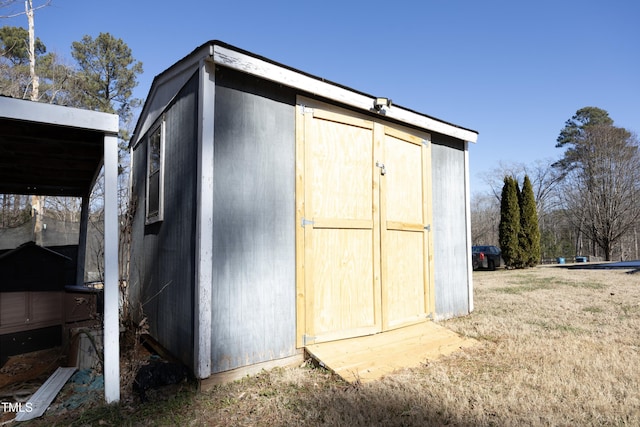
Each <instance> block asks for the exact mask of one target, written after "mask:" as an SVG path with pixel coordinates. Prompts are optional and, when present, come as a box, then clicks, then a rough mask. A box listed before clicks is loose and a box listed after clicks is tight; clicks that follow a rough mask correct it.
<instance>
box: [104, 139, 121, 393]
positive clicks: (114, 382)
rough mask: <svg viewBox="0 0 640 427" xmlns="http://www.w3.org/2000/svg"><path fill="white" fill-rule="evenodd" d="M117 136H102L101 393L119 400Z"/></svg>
mask: <svg viewBox="0 0 640 427" xmlns="http://www.w3.org/2000/svg"><path fill="white" fill-rule="evenodd" d="M117 186H118V137H117V135H105V137H104V397H105V400H106V401H107V403H113V402H118V401H119V400H120V336H119V334H120V314H119V306H118V300H119V293H120V290H119V287H118V270H119V269H118V191H117Z"/></svg>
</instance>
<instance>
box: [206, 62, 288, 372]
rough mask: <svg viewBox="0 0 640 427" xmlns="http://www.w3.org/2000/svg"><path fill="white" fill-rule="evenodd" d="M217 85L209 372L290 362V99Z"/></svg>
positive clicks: (222, 75)
mask: <svg viewBox="0 0 640 427" xmlns="http://www.w3.org/2000/svg"><path fill="white" fill-rule="evenodd" d="M216 85H217V87H216V103H215V142H214V213H213V218H214V220H213V221H214V224H213V228H214V236H213V254H214V255H213V289H212V337H211V339H212V341H211V353H212V354H211V362H212V363H211V365H212V373H216V372H222V371H226V370H229V369H234V368H237V367H241V366H245V365H251V364H254V363H259V362H264V361H268V360H273V359H278V358H283V357H288V356H292V355H294V354H296V349H295V325H296V322H295V235H294V232H295V225H294V221H295V170H294V168H295V156H294V149H295V110H294V99H295V98H294V95H293V94H288V91H287V90H286V89H283V88H280V87H278V86H275V85H271V84H269V83H267V82H264V81H262V82H260V81H257V80H256V79H255V78H253V79H251V78H244V77H239V76H238V75H236V74H235V73H232V72H228V71H219V73H218V74H217V76H216ZM283 95H284V96H285V98H286V99H282V97H283Z"/></svg>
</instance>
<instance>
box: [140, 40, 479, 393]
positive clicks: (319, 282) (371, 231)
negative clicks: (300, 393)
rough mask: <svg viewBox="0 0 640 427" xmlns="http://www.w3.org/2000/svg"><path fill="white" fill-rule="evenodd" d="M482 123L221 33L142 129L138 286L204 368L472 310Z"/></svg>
mask: <svg viewBox="0 0 640 427" xmlns="http://www.w3.org/2000/svg"><path fill="white" fill-rule="evenodd" d="M476 139H477V132H475V131H473V130H469V129H466V128H463V127H460V126H456V125H453V124H451V123H447V122H444V121H442V120H438V119H435V118H433V117H430V116H427V115H425V114H422V113H418V112H415V111H412V110H410V109H408V108H404V107H401V106H398V105H395V104H393V103H392V102H391V101H389V100H388V99H385V98H377V97H375V96H371V95H368V94H365V93H362V92H358V91H356V90H354V89H350V88H347V87H345V86H341V85H339V84H336V83H332V82H330V81H327V80H325V79H322V78H319V77H315V76H313V75H309V74H307V73H304V72H301V71H298V70H295V69H293V68H291V67H288V66H285V65H282V64H279V63H276V62H274V61H271V60H269V59H267V58H264V57H261V56H259V55H256V54H253V53H250V52H247V51H244V50H241V49H238V48H236V47H233V46H230V45H228V44H225V43H223V42H220V41H210V42H207V43H205V44H203V45H202V46H200V47H198V48H197V49H195V50H194V51H193V52H191V53H190V54H189V55H187V56H186V57H184V58H183V59H181V60H180V61H178V62H177V63H175V64H174V65H173V66H171V67H170V68H168V69H167V70H166V71H164V72H163V73H161V74H160V75H158V76H156V77H155V79H154V81H153V83H152V86H151V88H150V91H149V95H148V97H147V99H146V102H145V105H144V107H143V110H142V113H141V115H140V118H139V121H138V123H137V126H136V129H135V134H134V138H133V139H132V145H131V149H132V200H133V204H134V206H137V210H136V212H135V214H134V221H133V228H132V247H131V260H130V265H131V282H130V297H131V299H132V300H133V302H134V303H139V304H140V305H141V306H142V307H143V310H144V314H145V315H146V316H147V318H148V321H149V325H150V332H151V334H152V335H153V336H154V337H155V338H156V339H157V340H158V341H159V342H160V344H162V345H163V346H164V347H166V348H167V349H168V350H169V351H170V352H171V353H173V355H174V356H176V357H178V358H179V359H181V360H182V361H183V362H184V363H185V364H187V365H188V366H190V367H191V368H192V370H193V372H194V374H195V375H196V377H197V378H199V379H206V378H210V380H211V381H214V382H215V381H217V380H222V379H230V378H233V377H234V376H241V375H244V374H246V373H247V372H252V371H255V370H256V369H257V370H259V369H261V368H263V367H269V366H274V365H279V364H286V363H289V362H292V361H296V360H301V354H302V351H303V349H304V347H305V346H309V345H311V344H316V343H322V342H329V341H334V340H341V339H350V338H353V337H359V336H364V335H371V334H384V333H387V332H389V331H392V330H394V329H398V328H402V327H405V326H408V325H415V324H420V323H423V322H430V321H433V320H437V319H443V318H449V317H453V316H459V315H465V314H468V313H470V312H471V311H472V310H473V300H472V281H471V271H472V268H471V258H470V253H471V250H470V241H471V237H470V219H469V184H468V183H469V180H468V143H469V142H475V141H476Z"/></svg>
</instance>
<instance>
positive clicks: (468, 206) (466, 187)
mask: <svg viewBox="0 0 640 427" xmlns="http://www.w3.org/2000/svg"><path fill="white" fill-rule="evenodd" d="M464 193H465V194H464V199H465V201H464V205H465V209H464V211H465V216H466V217H467V221H466V222H467V230H466V231H467V233H466V234H467V281H468V283H469V291H468V292H469V313H471V312H472V311H473V260H472V259H471V257H472V255H471V244H472V241H471V240H472V238H471V184H470V179H469V142H467V141H465V142H464Z"/></svg>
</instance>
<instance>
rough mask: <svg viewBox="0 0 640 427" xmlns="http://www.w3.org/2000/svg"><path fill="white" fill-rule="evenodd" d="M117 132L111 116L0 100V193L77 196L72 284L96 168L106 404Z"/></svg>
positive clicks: (114, 280) (112, 323)
mask: <svg viewBox="0 0 640 427" xmlns="http://www.w3.org/2000/svg"><path fill="white" fill-rule="evenodd" d="M118 129H119V123H118V116H117V115H115V114H107V113H101V112H96V111H88V110H81V109H77V108H70V107H63V106H59V105H51V104H44V103H38V102H33V101H26V100H21V99H14V98H7V97H0V194H24V195H44V196H68V197H80V198H82V215H81V224H80V240H79V244H78V245H79V247H78V268H77V274H76V284H83V282H84V261H85V255H86V244H87V242H86V237H87V225H88V218H89V213H88V211H89V195H90V193H91V191H92V189H93V187H94V184H95V182H96V179H97V178H98V175H99V173H100V169H101V168H102V166H104V326H103V327H104V391H105V399H106V401H107V403H111V402H117V401H118V400H119V399H120V362H119V354H120V353H119V336H118V334H119V315H118V292H119V289H118V209H117V178H118ZM1 274H2V272H0V277H1Z"/></svg>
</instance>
